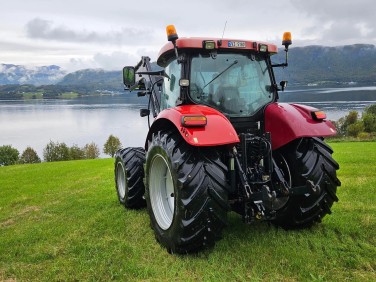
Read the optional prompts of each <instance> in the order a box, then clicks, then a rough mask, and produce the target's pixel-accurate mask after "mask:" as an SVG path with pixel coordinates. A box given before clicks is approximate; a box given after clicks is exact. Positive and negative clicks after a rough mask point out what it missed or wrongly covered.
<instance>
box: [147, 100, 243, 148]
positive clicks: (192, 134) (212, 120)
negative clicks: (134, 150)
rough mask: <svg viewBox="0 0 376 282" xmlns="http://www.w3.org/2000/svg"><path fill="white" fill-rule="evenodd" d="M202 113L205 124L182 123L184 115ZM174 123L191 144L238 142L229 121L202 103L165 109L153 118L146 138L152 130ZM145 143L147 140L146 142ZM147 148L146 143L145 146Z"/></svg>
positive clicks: (205, 144)
mask: <svg viewBox="0 0 376 282" xmlns="http://www.w3.org/2000/svg"><path fill="white" fill-rule="evenodd" d="M197 115H203V116H205V117H206V118H207V123H206V125H205V126H200V127H192V126H190V127H186V126H183V125H182V118H183V117H184V116H197ZM171 125H174V126H175V127H176V128H177V130H178V131H179V132H180V134H181V136H182V137H183V139H184V140H185V141H186V142H187V143H188V144H190V145H193V146H219V145H226V144H235V143H239V142H240V141H239V137H238V134H237V133H236V131H235V129H234V127H233V126H232V124H231V123H230V121H229V120H228V119H227V118H226V117H225V116H224V115H223V114H222V113H220V112H219V111H217V110H215V109H213V108H210V107H207V106H203V105H184V106H178V107H174V108H169V109H165V110H163V111H162V112H160V113H159V115H158V116H157V117H156V119H155V120H154V122H153V124H152V126H151V128H150V130H149V133H148V137H147V140H150V139H151V135H152V134H153V132H157V131H159V130H163V129H164V128H166V126H171ZM146 143H147V142H146ZM145 148H147V144H146V146H145Z"/></svg>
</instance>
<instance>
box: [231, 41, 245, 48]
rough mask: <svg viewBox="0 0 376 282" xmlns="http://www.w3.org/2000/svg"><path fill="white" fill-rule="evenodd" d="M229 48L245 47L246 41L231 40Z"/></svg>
mask: <svg viewBox="0 0 376 282" xmlns="http://www.w3.org/2000/svg"><path fill="white" fill-rule="evenodd" d="M227 46H228V47H229V48H245V42H244V41H229V42H228V45H227Z"/></svg>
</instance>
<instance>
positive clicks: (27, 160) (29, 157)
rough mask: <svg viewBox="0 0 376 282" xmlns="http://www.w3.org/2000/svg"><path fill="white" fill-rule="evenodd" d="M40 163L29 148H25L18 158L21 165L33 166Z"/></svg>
mask: <svg viewBox="0 0 376 282" xmlns="http://www.w3.org/2000/svg"><path fill="white" fill-rule="evenodd" d="M40 162H41V160H40V158H39V156H38V154H37V152H36V151H35V150H34V149H33V148H31V147H27V148H26V149H25V151H23V153H22V155H21V157H20V163H21V164H35V163H40Z"/></svg>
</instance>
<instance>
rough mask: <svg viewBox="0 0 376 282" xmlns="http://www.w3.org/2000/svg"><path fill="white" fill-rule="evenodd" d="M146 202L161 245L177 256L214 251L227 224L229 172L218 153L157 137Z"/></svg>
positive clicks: (170, 136) (169, 134) (169, 135)
mask: <svg viewBox="0 0 376 282" xmlns="http://www.w3.org/2000/svg"><path fill="white" fill-rule="evenodd" d="M145 173H146V179H145V184H146V186H145V188H146V193H145V198H146V202H147V207H148V212H149V216H150V221H151V226H152V228H153V229H154V232H155V236H156V239H157V241H159V243H160V244H161V245H163V246H164V247H166V248H167V250H168V251H169V252H171V253H188V252H197V251H200V250H202V249H204V248H207V247H210V246H213V245H214V244H215V241H216V240H217V239H219V238H220V235H221V231H222V229H223V228H224V226H225V225H226V222H227V211H228V209H229V207H228V202H227V198H228V184H227V182H226V173H227V167H226V166H225V165H224V164H223V163H222V162H221V160H220V158H219V154H218V152H217V151H216V150H215V149H210V148H199V147H193V146H190V145H188V144H187V143H186V142H185V141H184V140H183V139H182V137H181V136H180V134H179V133H177V132H175V131H164V132H157V133H155V134H154V135H153V137H152V140H151V142H150V144H149V151H148V153H147V158H146V166H145Z"/></svg>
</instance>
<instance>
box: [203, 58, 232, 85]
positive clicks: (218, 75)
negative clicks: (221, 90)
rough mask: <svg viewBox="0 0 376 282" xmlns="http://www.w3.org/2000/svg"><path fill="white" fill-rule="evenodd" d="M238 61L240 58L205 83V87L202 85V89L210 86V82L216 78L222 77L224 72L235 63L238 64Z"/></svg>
mask: <svg viewBox="0 0 376 282" xmlns="http://www.w3.org/2000/svg"><path fill="white" fill-rule="evenodd" d="M237 63H238V60H235V61H234V62H233V63H232V64H231V65H229V66H228V67H227V68H225V69H224V70H223V71H221V72H220V73H219V74H217V75H216V76H215V77H214V78H213V79H212V80H210V81H209V82H208V83H206V84H205V85H204V87H202V90H204V88H205V87H206V86H208V85H209V84H210V83H212V82H213V81H214V80H216V79H217V78H218V77H220V76H221V75H222V74H223V73H225V72H226V71H227V70H228V69H229V68H231V67H232V66H233V65H236V64H237Z"/></svg>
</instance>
